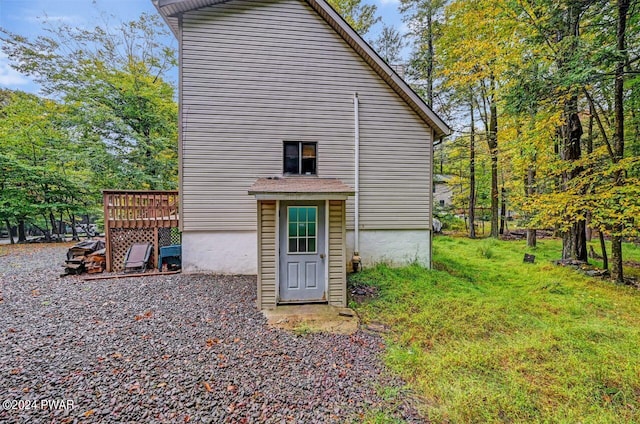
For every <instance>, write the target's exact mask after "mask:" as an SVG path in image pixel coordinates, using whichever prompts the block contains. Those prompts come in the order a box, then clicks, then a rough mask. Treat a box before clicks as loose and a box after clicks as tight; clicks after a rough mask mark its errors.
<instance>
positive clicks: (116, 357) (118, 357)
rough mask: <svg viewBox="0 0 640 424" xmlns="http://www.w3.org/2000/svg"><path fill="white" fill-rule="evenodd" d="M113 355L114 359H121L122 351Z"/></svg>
mask: <svg viewBox="0 0 640 424" xmlns="http://www.w3.org/2000/svg"><path fill="white" fill-rule="evenodd" d="M111 357H112V358H114V359H120V358H122V353H118V352H116V353H114V354H113V355H111Z"/></svg>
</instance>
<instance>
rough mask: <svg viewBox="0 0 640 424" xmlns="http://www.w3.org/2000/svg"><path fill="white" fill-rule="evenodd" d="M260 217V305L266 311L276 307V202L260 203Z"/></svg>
mask: <svg viewBox="0 0 640 424" xmlns="http://www.w3.org/2000/svg"><path fill="white" fill-rule="evenodd" d="M254 205H255V202H254ZM258 215H259V219H260V230H259V231H258V240H259V256H258V261H259V267H258V282H259V283H258V299H259V300H258V304H259V306H260V309H265V308H273V307H275V306H276V264H277V260H276V258H277V255H276V202H275V201H261V202H259V203H258Z"/></svg>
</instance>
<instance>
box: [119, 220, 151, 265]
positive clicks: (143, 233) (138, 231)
mask: <svg viewBox="0 0 640 424" xmlns="http://www.w3.org/2000/svg"><path fill="white" fill-rule="evenodd" d="M109 231H110V239H111V262H112V265H111V268H112V269H111V270H112V271H114V272H119V271H122V270H123V269H124V258H125V256H126V255H127V250H129V247H131V245H132V244H134V243H151V244H152V245H153V244H154V237H153V228H111V229H110V230H109ZM155 250H156V249H155V248H154V249H152V250H151V257H150V258H149V266H148V268H153V264H154V263H155V259H154V256H155V253H154V252H155Z"/></svg>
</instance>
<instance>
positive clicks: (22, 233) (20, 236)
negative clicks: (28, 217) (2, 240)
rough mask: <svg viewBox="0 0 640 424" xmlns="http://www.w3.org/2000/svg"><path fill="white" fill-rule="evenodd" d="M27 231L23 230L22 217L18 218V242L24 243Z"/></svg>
mask: <svg viewBox="0 0 640 424" xmlns="http://www.w3.org/2000/svg"><path fill="white" fill-rule="evenodd" d="M26 241H27V232H26V231H25V230H24V219H19V220H18V243H26Z"/></svg>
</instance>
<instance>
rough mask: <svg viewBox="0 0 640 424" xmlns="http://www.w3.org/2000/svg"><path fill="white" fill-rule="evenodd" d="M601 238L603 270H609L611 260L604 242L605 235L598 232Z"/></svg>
mask: <svg viewBox="0 0 640 424" xmlns="http://www.w3.org/2000/svg"><path fill="white" fill-rule="evenodd" d="M598 234H599V238H600V250H601V251H602V268H604V269H609V258H608V256H607V244H606V243H605V242H604V233H603V232H602V231H598Z"/></svg>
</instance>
